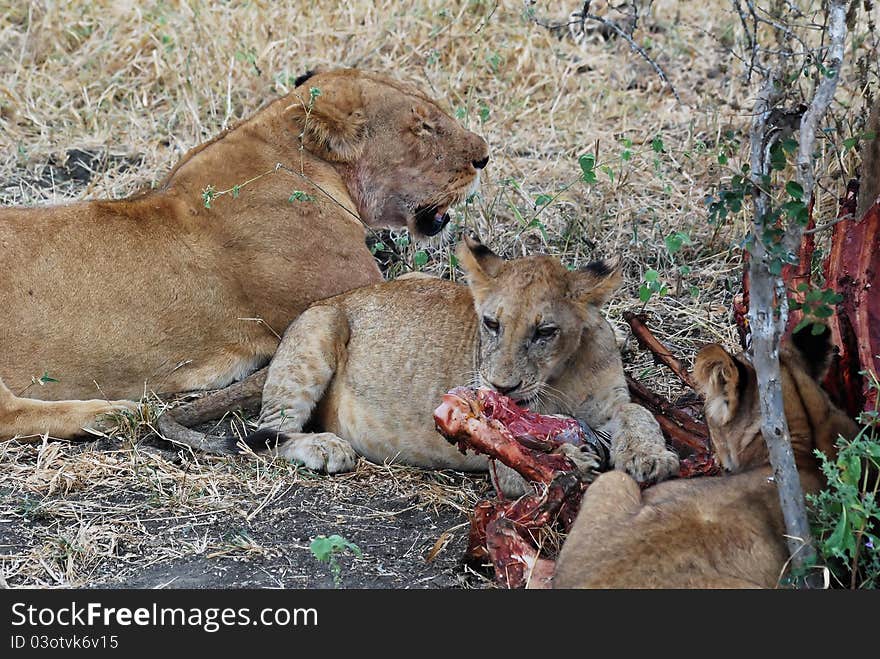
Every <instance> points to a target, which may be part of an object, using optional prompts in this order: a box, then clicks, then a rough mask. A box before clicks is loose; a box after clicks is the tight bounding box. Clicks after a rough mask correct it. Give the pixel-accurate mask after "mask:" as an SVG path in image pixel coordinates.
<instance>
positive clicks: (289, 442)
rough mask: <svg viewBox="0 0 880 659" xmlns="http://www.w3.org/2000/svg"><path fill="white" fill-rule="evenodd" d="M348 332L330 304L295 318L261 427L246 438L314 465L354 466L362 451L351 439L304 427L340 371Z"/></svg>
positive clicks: (271, 378)
mask: <svg viewBox="0 0 880 659" xmlns="http://www.w3.org/2000/svg"><path fill="white" fill-rule="evenodd" d="M348 334H349V327H348V321H347V319H346V317H345V313H344V312H343V311H342V310H340V309H337V308H335V307H331V306H318V307H312V308H310V309H307V310H306V311H305V312H304V313H303V314H302V315H301V316H300V317H299V318H297V319H296V320H295V321H294V322H293V324H292V325H291V326H290V328H289V329H288V330H287V332H286V333H285V335H284V338H283V339H282V341H281V345H279V346H278V351H277V352H276V353H275V356H274V357H273V358H272V362H271V363H270V364H269V371H268V374H267V375H266V384H265V386H264V387H263V407H262V410H261V412H260V422H259V423H260V427H259V429H258V430H257V431H256V432H254V433H252V434H251V435H249V436H248V437H247V438H246V439H245V443H247V444H248V445H249V446H250V447H252V448H254V449H261V448H266V447H268V448H269V449H270V450H272V451H273V452H274V453H275V454H276V455H278V456H280V457H283V458H285V459H287V460H290V461H291V462H296V463H299V464H302V465H305V466H306V467H308V468H309V469H312V470H315V471H323V472H327V473H331V474H332V473H337V472H341V471H351V470H352V469H354V466H355V463H356V462H357V453H356V452H355V450H354V448H352V446H351V444H349V443H348V442H347V441H346V440H344V439H342V438H341V437H338V436H337V435H334V434H333V433H329V432H325V433H304V432H302V429H303V426H305V424H306V423H307V422H308V420H309V418H310V417H311V415H312V411H313V410H314V409H315V406H316V405H317V404H318V402H319V401H320V400H321V398H322V397H323V395H324V392H325V391H326V389H327V385H329V384H330V381H331V380H332V379H333V376H334V375H335V373H336V367H337V365H338V363H339V357H340V355H341V353H342V351H344V350H345V346H346V344H347V343H348Z"/></svg>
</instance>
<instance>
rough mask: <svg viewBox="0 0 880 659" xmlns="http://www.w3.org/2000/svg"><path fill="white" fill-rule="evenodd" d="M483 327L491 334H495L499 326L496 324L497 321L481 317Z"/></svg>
mask: <svg viewBox="0 0 880 659" xmlns="http://www.w3.org/2000/svg"><path fill="white" fill-rule="evenodd" d="M483 327H485V328H486V329H487V330H489V331H490V332H491V333H492V334H497V333H498V330H499V329H500V328H501V325H499V324H498V321H497V320H494V319H492V318H489V316H483Z"/></svg>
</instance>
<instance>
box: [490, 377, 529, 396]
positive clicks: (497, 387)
mask: <svg viewBox="0 0 880 659" xmlns="http://www.w3.org/2000/svg"><path fill="white" fill-rule="evenodd" d="M489 384H490V385H492V388H493V389H494V390H495V391H497V392H498V393H499V394H509V393H510V392H511V391H514V390H516V389H518V388H519V385H521V384H522V380H520V381H519V382H517V383H516V384H515V385H513V386H512V387H502V386H501V385H500V384H495V383H494V382H490V383H489Z"/></svg>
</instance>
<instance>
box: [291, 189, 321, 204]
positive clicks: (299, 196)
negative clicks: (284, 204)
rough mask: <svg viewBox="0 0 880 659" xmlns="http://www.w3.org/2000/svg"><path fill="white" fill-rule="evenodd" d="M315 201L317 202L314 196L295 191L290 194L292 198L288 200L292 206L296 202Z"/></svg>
mask: <svg viewBox="0 0 880 659" xmlns="http://www.w3.org/2000/svg"><path fill="white" fill-rule="evenodd" d="M314 200H315V198H314V197H313V196H312V195H310V194H307V193H305V192H303V191H302V190H294V191H293V192H292V193H291V194H290V197H288V198H287V201H289V202H290V203H291V204H292V203H293V202H295V201H314Z"/></svg>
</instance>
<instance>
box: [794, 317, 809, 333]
mask: <svg viewBox="0 0 880 659" xmlns="http://www.w3.org/2000/svg"><path fill="white" fill-rule="evenodd" d="M811 322H812V321H811V320H810V319H809V318H801V321H800V322H799V323H798V324H797V325H795V326H794V329H793V330H792V331H791V333H792V334H797V333H798V332H800V331H801V330H802V329H804V328H805V327H806V326H807V325H809V324H810V323H811Z"/></svg>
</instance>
